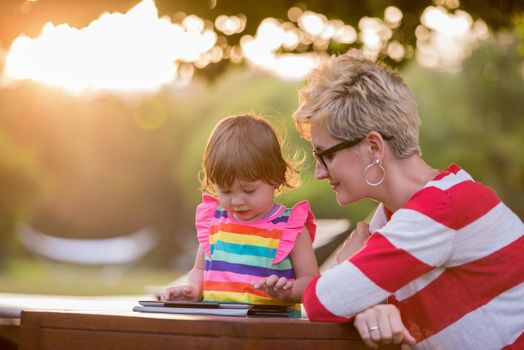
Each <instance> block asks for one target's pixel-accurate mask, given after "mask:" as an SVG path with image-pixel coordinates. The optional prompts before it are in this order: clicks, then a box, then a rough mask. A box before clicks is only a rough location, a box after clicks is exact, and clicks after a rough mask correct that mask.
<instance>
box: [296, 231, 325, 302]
mask: <svg viewBox="0 0 524 350" xmlns="http://www.w3.org/2000/svg"><path fill="white" fill-rule="evenodd" d="M290 258H291V262H292V263H293V270H294V271H295V281H294V282H293V288H292V289H291V295H290V297H289V299H291V300H295V301H297V302H301V301H302V294H303V293H304V290H305V289H306V286H307V285H308V284H309V282H311V281H312V280H313V279H314V278H315V277H316V276H318V275H319V273H320V272H319V270H318V262H317V258H316V256H315V252H314V251H313V242H311V237H310V235H309V233H308V232H307V230H306V229H305V228H304V229H303V230H302V232H301V233H300V234H299V235H298V237H297V240H296V242H295V247H294V248H293V250H292V251H291V254H290Z"/></svg>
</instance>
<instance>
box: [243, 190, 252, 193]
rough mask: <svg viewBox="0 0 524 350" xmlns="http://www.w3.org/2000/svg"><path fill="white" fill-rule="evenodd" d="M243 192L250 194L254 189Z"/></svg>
mask: <svg viewBox="0 0 524 350" xmlns="http://www.w3.org/2000/svg"><path fill="white" fill-rule="evenodd" d="M244 193H246V194H252V193H255V190H245V191H244Z"/></svg>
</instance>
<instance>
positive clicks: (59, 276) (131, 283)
mask: <svg viewBox="0 0 524 350" xmlns="http://www.w3.org/2000/svg"><path fill="white" fill-rule="evenodd" d="M179 275H180V272H177V271H172V270H167V269H165V270H157V269H152V268H147V267H141V266H136V267H133V266H126V267H114V266H107V267H99V266H96V267H89V266H77V265H70V264H57V263H51V262H46V261H42V260H37V259H30V258H22V259H15V260H11V261H9V262H8V264H7V266H6V268H5V269H3V270H0V293H27V294H58V295H78V296H95V295H137V294H145V289H144V288H145V286H148V285H166V284H167V283H169V282H171V281H172V280H174V279H175V278H176V277H178V276H179Z"/></svg>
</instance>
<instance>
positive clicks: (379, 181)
mask: <svg viewBox="0 0 524 350" xmlns="http://www.w3.org/2000/svg"><path fill="white" fill-rule="evenodd" d="M375 165H376V166H378V167H379V168H380V170H382V177H381V178H380V180H378V181H377V182H371V181H369V180H368V179H367V178H366V175H367V173H368V171H369V169H371V168H372V167H373V166H375ZM385 178H386V169H384V166H383V165H382V162H381V161H380V160H378V159H375V161H374V162H373V163H371V164H369V165H368V166H367V167H366V169H364V181H366V183H367V184H368V185H369V186H373V187H375V186H378V185H380V184H381V183H382V182H384V179H385Z"/></svg>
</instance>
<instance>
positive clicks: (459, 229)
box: [303, 164, 524, 349]
mask: <svg viewBox="0 0 524 350" xmlns="http://www.w3.org/2000/svg"><path fill="white" fill-rule="evenodd" d="M388 216H390V217H389V218H388ZM388 219H389V220H388ZM370 232H372V234H371V236H370V238H369V239H368V242H367V244H366V246H365V247H364V248H363V249H362V250H360V251H359V252H358V253H357V254H355V255H354V256H353V257H351V258H350V259H349V260H347V261H345V262H343V263H341V264H339V265H337V266H336V267H334V268H333V269H331V270H329V271H327V272H325V273H324V274H323V275H321V276H319V277H317V278H316V279H315V280H313V281H312V282H311V283H310V284H309V285H308V287H307V289H306V291H305V294H304V297H303V303H304V306H305V308H306V311H307V313H308V316H309V318H310V319H311V320H316V321H329V322H346V321H348V320H349V319H351V317H353V316H354V315H355V314H357V313H358V312H360V311H363V310H365V309H366V308H368V307H370V306H372V305H375V304H378V303H380V302H381V301H383V300H385V299H386V298H388V299H389V301H390V302H393V303H395V304H396V305H397V306H398V307H399V309H400V312H401V314H402V319H403V321H404V323H405V324H406V326H407V327H408V329H409V331H410V332H411V334H412V335H413V336H414V337H415V338H416V339H417V345H415V346H414V349H501V348H505V349H524V225H523V223H522V221H521V220H520V219H519V218H518V217H517V216H516V215H515V214H514V213H513V212H512V211H511V210H510V209H508V207H506V206H505V205H504V204H503V203H502V202H501V201H500V200H499V199H498V197H497V196H496V194H495V193H494V192H493V191H492V190H491V189H489V188H487V187H485V186H483V185H482V184H479V183H477V182H474V181H473V179H472V178H471V176H470V175H469V174H468V173H466V172H465V171H464V170H462V169H460V168H459V167H458V166H456V165H454V164H452V165H451V166H450V167H449V168H448V169H446V170H445V171H443V172H441V174H439V175H438V176H437V177H436V178H435V179H434V180H433V181H430V182H429V183H428V184H426V186H425V187H424V188H423V189H421V190H420V191H418V192H417V193H415V195H413V196H412V197H411V198H410V199H409V201H408V202H407V203H406V205H405V206H404V207H403V208H401V209H399V210H397V211H396V212H395V213H394V214H392V215H388V213H386V210H385V209H384V207H383V206H382V205H380V206H379V208H378V210H377V213H376V214H375V217H374V218H373V220H372V222H371V224H370Z"/></svg>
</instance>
